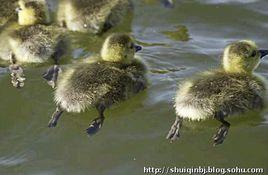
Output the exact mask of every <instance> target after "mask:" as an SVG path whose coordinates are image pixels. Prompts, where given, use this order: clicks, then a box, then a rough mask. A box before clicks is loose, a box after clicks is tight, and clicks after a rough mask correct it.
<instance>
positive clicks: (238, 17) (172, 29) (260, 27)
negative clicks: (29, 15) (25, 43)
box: [0, 0, 268, 175]
mask: <svg viewBox="0 0 268 175" xmlns="http://www.w3.org/2000/svg"><path fill="white" fill-rule="evenodd" d="M135 8H136V9H135V14H134V17H133V21H132V24H131V27H129V26H123V27H125V28H131V32H132V34H133V35H134V36H135V38H136V39H137V41H138V42H139V43H140V44H142V45H143V46H144V49H143V51H141V52H140V53H139V54H138V55H139V56H141V57H143V59H144V60H145V61H146V62H147V63H148V65H149V66H150V70H151V72H150V73H149V75H148V78H149V81H150V87H149V88H148V90H146V91H145V92H143V93H141V94H139V95H137V96H135V97H134V98H132V99H131V100H129V101H126V102H124V103H122V104H120V105H118V106H115V107H113V108H111V109H110V110H108V111H107V112H106V116H107V119H106V121H105V123H104V126H103V128H102V130H101V131H100V132H99V133H98V134H97V135H96V136H94V137H91V138H88V137H87V135H86V133H85V129H86V128H87V127H88V124H89V122H90V121H91V120H92V119H93V118H95V117H96V116H97V113H96V111H95V110H90V111H87V112H85V113H81V114H72V113H69V114H67V113H64V115H63V117H62V118H61V120H60V121H59V123H58V126H57V127H56V128H53V129H49V128H47V122H48V121H49V118H50V116H51V114H52V113H53V111H54V110H55V105H54V102H53V90H52V89H50V88H49V87H48V86H47V85H46V83H45V82H44V81H43V80H42V79H41V74H42V73H43V72H44V71H45V70H46V68H47V65H44V66H38V67H35V66H29V67H27V68H26V69H25V72H26V76H27V82H26V83H27V84H26V86H25V88H23V89H20V90H18V89H15V88H13V87H11V85H10V82H9V81H10V79H9V78H10V77H9V74H8V73H7V72H6V71H5V68H1V69H0V72H1V74H0V83H1V86H0V174H1V175H126V174H127V175H142V174H144V173H143V167H144V166H153V167H163V166H170V167H172V166H177V167H184V166H186V167H192V166H217V167H235V166H239V167H262V168H266V169H267V168H268V154H267V145H268V137H267V136H268V116H267V113H266V114H262V115H256V114H251V115H250V116H243V117H242V116H241V117H240V118H234V119H230V120H229V121H230V122H231V124H232V127H231V128H230V131H229V135H228V138H227V139H226V141H225V143H224V144H223V145H220V146H218V147H213V146H212V143H211V137H212V135H213V134H214V132H215V131H216V128H217V127H218V126H219V123H218V122H216V121H206V122H200V123H198V122H193V123H189V122H186V123H185V127H184V128H183V130H182V133H181V134H182V136H181V139H180V140H179V141H177V142H175V143H173V144H170V143H169V142H168V141H167V140H165V135H166V134H167V131H168V130H169V128H170V125H171V124H172V122H173V120H174V118H175V115H174V110H173V108H172V105H173V96H174V94H175V90H176V85H177V83H178V82H180V81H181V80H182V79H183V78H185V77H187V76H190V75H192V74H194V73H197V72H200V71H202V70H205V69H209V68H213V67H214V66H217V65H219V63H220V55H221V54H222V49H223V48H224V46H225V45H226V44H228V43H229V42H231V41H234V40H238V39H252V40H255V41H256V42H257V43H258V44H259V45H260V47H262V48H268V2H267V1H266V0H255V1H254V0H244V1H242V0H240V1H238V0H236V1H235V0H233V1H232V0H195V1H194V0H189V1H188V0H177V1H176V0H175V8H174V9H166V8H164V7H163V6H162V5H161V4H160V3H159V1H157V0H139V1H136V2H135ZM117 30H121V29H115V30H114V31H117ZM108 34H109V33H108ZM108 34H106V35H104V36H102V37H91V36H88V35H82V34H74V35H73V36H72V37H73V38H74V45H75V49H74V50H73V56H74V57H75V58H77V57H80V56H81V57H85V56H86V55H90V54H92V53H96V52H98V51H99V48H100V46H101V43H102V42H103V39H104V38H105V36H107V35H108ZM73 60H77V59H73ZM267 60H268V58H266V60H265V59H264V60H263V62H262V64H261V65H260V67H259V68H258V69H257V72H259V73H261V74H262V75H264V76H266V78H268V61H267ZM69 63H70V62H66V63H65V64H64V65H62V66H63V67H68V64H69ZM267 173H268V172H266V174H267Z"/></svg>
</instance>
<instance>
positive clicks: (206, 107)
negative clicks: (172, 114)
mask: <svg viewBox="0 0 268 175" xmlns="http://www.w3.org/2000/svg"><path fill="white" fill-rule="evenodd" d="M263 80H264V78H262V77H261V76H260V75H256V74H255V75H248V74H243V73H226V72H225V71H223V70H213V71H208V72H205V73H202V74H200V75H197V76H196V77H194V78H192V79H190V80H186V81H185V82H184V83H182V84H181V86H180V88H179V90H178V92H177V95H176V98H175V109H176V113H177V115H178V116H180V117H182V118H186V119H190V120H201V119H207V118H213V117H214V115H215V113H216V112H219V111H221V112H223V114H224V115H226V116H227V115H232V114H236V113H244V112H247V111H249V110H256V109H260V108H262V107H263V106H264V97H265V90H266V83H265V82H264V81H263Z"/></svg>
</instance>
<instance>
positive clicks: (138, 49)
mask: <svg viewBox="0 0 268 175" xmlns="http://www.w3.org/2000/svg"><path fill="white" fill-rule="evenodd" d="M134 47H135V52H138V51H140V50H142V47H141V46H138V45H135V46H134Z"/></svg>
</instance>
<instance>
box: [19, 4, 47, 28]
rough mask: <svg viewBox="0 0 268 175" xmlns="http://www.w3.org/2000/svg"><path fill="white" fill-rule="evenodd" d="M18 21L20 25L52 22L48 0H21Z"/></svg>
mask: <svg viewBox="0 0 268 175" xmlns="http://www.w3.org/2000/svg"><path fill="white" fill-rule="evenodd" d="M18 4H19V7H18V8H17V9H16V11H17V13H18V23H19V24H20V25H33V24H47V23H49V22H50V16H49V10H48V4H47V2H46V0H19V1H18Z"/></svg>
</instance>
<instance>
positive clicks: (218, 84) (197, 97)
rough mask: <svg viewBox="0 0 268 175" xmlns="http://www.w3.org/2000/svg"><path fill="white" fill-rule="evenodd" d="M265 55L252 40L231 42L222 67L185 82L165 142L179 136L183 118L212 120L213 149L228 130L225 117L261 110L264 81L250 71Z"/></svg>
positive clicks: (226, 49) (267, 52)
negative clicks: (214, 125) (215, 126)
mask: <svg viewBox="0 0 268 175" xmlns="http://www.w3.org/2000/svg"><path fill="white" fill-rule="evenodd" d="M267 54H268V50H258V47H257V45H256V44H255V43H254V42H253V41H248V40H242V41H238V42H234V43H232V44H230V45H228V46H227V47H226V48H225V50H224V55H223V62H222V63H223V67H222V68H219V69H216V70H212V71H206V72H203V73H201V74H199V75H197V76H196V77H193V78H191V79H187V80H185V81H184V82H183V83H182V84H181V86H180V88H179V90H178V91H177V93H176V97H175V105H174V107H175V110H176V114H177V117H176V120H175V122H174V124H173V125H172V127H171V129H170V131H169V133H168V135H167V139H170V140H171V141H174V140H175V139H178V138H179V137H180V133H179V131H180V129H181V127H182V121H183V120H184V119H189V120H203V119H209V118H213V119H216V120H218V121H219V122H221V125H220V127H219V129H218V131H217V132H216V134H215V135H214V137H213V141H214V146H215V145H218V144H221V143H223V141H224V139H225V137H226V135H227V133H228V130H229V128H230V123H229V122H227V121H226V120H225V118H226V117H228V116H230V115H233V114H241V113H245V112H248V111H251V110H261V109H263V108H264V101H265V99H264V98H265V95H266V88H267V87H266V82H265V79H264V78H263V77H261V76H260V75H258V74H255V73H253V71H254V70H255V69H256V68H257V66H258V65H259V63H260V59H261V58H263V57H264V56H265V55H267Z"/></svg>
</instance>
